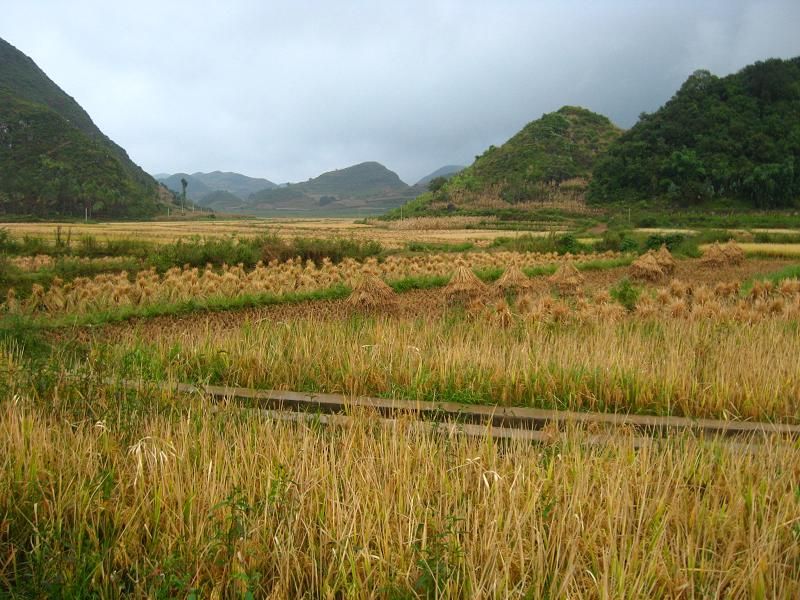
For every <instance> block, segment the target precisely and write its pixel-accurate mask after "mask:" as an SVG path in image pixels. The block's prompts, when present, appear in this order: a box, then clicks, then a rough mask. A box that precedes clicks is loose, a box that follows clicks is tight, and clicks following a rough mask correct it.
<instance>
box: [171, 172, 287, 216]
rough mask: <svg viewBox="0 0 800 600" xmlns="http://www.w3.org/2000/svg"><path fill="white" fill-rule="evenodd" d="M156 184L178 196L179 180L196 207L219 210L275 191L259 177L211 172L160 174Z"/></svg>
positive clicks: (270, 183)
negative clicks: (253, 196) (184, 182)
mask: <svg viewBox="0 0 800 600" xmlns="http://www.w3.org/2000/svg"><path fill="white" fill-rule="evenodd" d="M156 179H158V181H159V182H161V183H163V184H164V185H166V186H167V187H168V188H169V189H171V190H172V191H174V192H175V193H177V194H179V195H180V194H181V193H182V191H183V190H182V185H181V179H185V180H186V183H187V184H188V185H187V186H186V197H187V198H190V199H191V200H193V201H194V202H196V203H197V204H198V205H201V206H207V207H209V208H214V209H215V210H222V208H223V207H226V208H230V207H233V208H237V207H240V206H241V205H242V204H243V203H244V198H247V197H248V196H250V194H253V193H255V192H258V191H261V190H263V189H273V188H276V187H278V186H277V185H276V184H274V183H272V182H271V181H270V180H269V179H261V178H258V177H248V176H247V175H241V174H240V173H229V172H223V171H213V172H211V173H202V172H200V171H198V172H197V173H192V174H191V175H189V174H188V173H175V174H174V175H170V174H169V173H159V174H158V175H156Z"/></svg>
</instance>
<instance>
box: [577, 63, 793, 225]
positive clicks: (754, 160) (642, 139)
mask: <svg viewBox="0 0 800 600" xmlns="http://www.w3.org/2000/svg"><path fill="white" fill-rule="evenodd" d="M654 198H657V199H662V200H664V201H665V202H666V203H668V204H669V205H672V206H675V205H680V206H697V205H703V206H705V205H707V204H708V203H709V202H710V201H714V200H718V199H730V200H735V201H738V202H739V203H740V204H741V205H740V206H739V207H738V208H739V210H742V209H747V208H780V207H790V206H794V205H796V203H797V200H798V198H800V57H798V58H793V59H791V60H778V59H771V60H767V61H764V62H757V63H755V64H753V65H750V66H748V67H746V68H744V69H742V70H741V71H739V72H738V73H735V74H733V75H729V76H727V77H716V76H714V75H712V74H711V73H709V72H708V71H696V72H695V73H694V74H692V75H691V76H690V77H689V79H688V80H687V81H686V82H685V83H684V84H683V86H682V87H681V88H680V90H678V92H677V93H676V94H675V96H673V98H672V99H671V100H670V101H669V102H667V103H666V104H665V105H664V106H663V107H662V108H661V109H659V110H658V111H656V112H655V113H653V114H651V115H647V114H644V115H642V116H641V117H640V119H639V122H638V123H637V124H636V125H635V126H634V127H633V128H632V129H631V130H630V131H628V132H626V133H625V134H624V135H623V136H622V137H621V138H620V139H619V140H618V141H617V142H616V143H615V144H613V145H612V146H611V148H610V149H609V151H608V153H607V155H606V156H604V157H603V158H602V159H601V160H600V161H599V162H598V165H597V168H596V169H595V173H594V177H593V179H592V183H591V186H590V190H589V199H590V200H594V201H597V202H609V201H637V200H649V199H654Z"/></svg>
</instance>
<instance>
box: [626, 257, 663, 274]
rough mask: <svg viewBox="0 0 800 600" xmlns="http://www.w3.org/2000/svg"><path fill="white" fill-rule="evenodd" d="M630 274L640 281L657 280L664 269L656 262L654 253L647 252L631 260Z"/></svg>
mask: <svg viewBox="0 0 800 600" xmlns="http://www.w3.org/2000/svg"><path fill="white" fill-rule="evenodd" d="M630 274H631V277H633V278H634V279H638V280H640V281H658V280H659V279H661V278H662V277H663V276H664V269H662V268H661V265H659V264H658V261H657V260H656V257H655V254H654V253H651V252H648V253H647V254H643V255H642V256H640V257H639V258H637V259H636V260H635V261H633V264H632V265H631V268H630Z"/></svg>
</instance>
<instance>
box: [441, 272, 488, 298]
mask: <svg viewBox="0 0 800 600" xmlns="http://www.w3.org/2000/svg"><path fill="white" fill-rule="evenodd" d="M488 290H489V288H487V287H486V284H485V283H483V282H482V281H481V280H480V279H478V277H477V275H475V273H473V272H472V269H470V268H469V267H467V266H466V265H460V266H459V267H457V268H456V271H455V273H453V277H451V278H450V283H448V284H447V285H446V286H445V288H444V295H445V298H447V301H448V302H469V301H471V300H475V299H476V298H480V297H482V296H485V295H486V294H487V292H488Z"/></svg>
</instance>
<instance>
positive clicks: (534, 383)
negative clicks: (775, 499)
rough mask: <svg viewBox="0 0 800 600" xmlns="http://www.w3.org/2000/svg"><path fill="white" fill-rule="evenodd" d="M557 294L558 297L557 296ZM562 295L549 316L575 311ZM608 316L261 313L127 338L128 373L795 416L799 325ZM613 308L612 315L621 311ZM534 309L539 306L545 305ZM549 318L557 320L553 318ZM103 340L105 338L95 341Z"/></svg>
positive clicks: (118, 357) (112, 350) (123, 349)
mask: <svg viewBox="0 0 800 600" xmlns="http://www.w3.org/2000/svg"><path fill="white" fill-rule="evenodd" d="M551 302H552V301H551ZM559 306H562V305H558V304H554V305H553V307H552V311H553V314H555V315H564V314H566V315H567V319H568V318H569V317H568V315H569V314H570V313H569V308H568V307H566V306H565V305H563V306H562V308H564V310H565V311H566V312H563V311H561V310H560V309H559ZM599 309H602V310H607V314H606V316H605V317H603V316H602V315H600V316H599V317H598V319H596V320H591V321H585V322H576V321H569V320H566V321H563V320H562V321H551V322H542V321H533V322H517V323H516V324H515V325H513V326H510V327H502V326H500V323H499V322H493V321H491V320H485V319H484V318H482V317H481V318H478V319H470V318H466V317H464V318H462V317H458V316H452V315H451V316H448V315H447V314H445V315H443V316H442V317H440V318H431V319H426V320H422V319H410V318H389V317H377V318H374V319H373V318H371V319H346V320H331V319H316V318H300V319H295V320H286V321H283V320H282V321H278V322H275V321H270V320H262V321H259V322H256V323H245V324H244V326H243V327H241V328H234V329H226V330H223V331H209V332H204V331H203V330H202V327H189V328H188V330H187V332H186V333H185V334H181V333H180V330H178V331H177V332H175V331H173V332H172V333H169V332H164V331H162V330H163V326H158V327H155V328H148V327H147V326H146V325H145V326H144V328H143V329H141V330H139V332H138V333H137V331H136V330H132V331H131V332H129V333H127V334H124V335H123V337H122V338H121V339H120V340H118V341H117V342H116V343H115V345H114V346H112V347H109V348H108V355H107V361H109V363H110V364H114V365H127V371H126V372H125V373H123V374H122V375H123V376H126V377H145V378H152V377H154V376H157V377H163V378H169V379H172V380H177V381H209V380H210V381H211V382H212V383H225V384H229V385H241V386H245V387H261V388H267V389H290V390H314V391H324V392H332V393H345V394H363V395H372V396H377V395H385V394H395V395H397V396H399V397H405V398H409V399H426V400H430V399H443V400H455V401H467V402H483V403H487V404H491V403H498V404H504V405H509V404H511V405H534V406H555V407H559V408H571V409H580V410H610V411H617V412H631V411H633V412H655V413H661V414H666V413H669V414H680V415H687V416H696V417H701V416H709V417H719V418H748V419H757V420H770V419H782V420H788V421H792V422H796V421H797V418H798V414H800V369H798V367H797V357H798V356H800V336H798V334H797V321H786V320H783V319H772V318H769V319H764V320H762V321H758V322H753V323H739V322H728V321H722V320H717V319H713V318H700V319H697V320H687V319H683V318H677V319H673V318H669V319H665V318H660V317H654V318H638V317H631V318H629V319H626V320H623V321H615V319H616V318H619V311H622V312H623V313H624V309H622V308H621V307H620V306H619V305H608V308H607V309H605V308H603V306H600V307H599ZM612 309H613V310H612ZM533 310H541V306H540V305H536V306H534V307H533ZM551 318H553V317H551ZM107 339H108V338H107V336H106V335H104V334H100V335H99V337H98V341H97V343H96V344H97V345H98V347H103V346H104V344H105V343H106V341H107Z"/></svg>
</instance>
